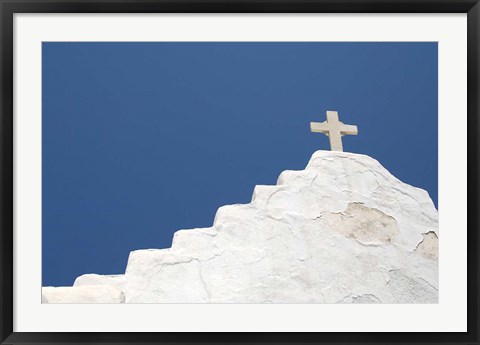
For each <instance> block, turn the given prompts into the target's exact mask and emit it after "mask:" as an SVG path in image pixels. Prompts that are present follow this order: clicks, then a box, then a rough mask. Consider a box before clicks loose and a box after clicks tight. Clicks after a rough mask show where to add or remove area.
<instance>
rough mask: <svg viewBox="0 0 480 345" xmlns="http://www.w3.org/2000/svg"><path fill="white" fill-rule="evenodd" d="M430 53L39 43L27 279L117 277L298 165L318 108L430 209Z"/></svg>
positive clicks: (313, 136)
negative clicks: (38, 251)
mask: <svg viewBox="0 0 480 345" xmlns="http://www.w3.org/2000/svg"><path fill="white" fill-rule="evenodd" d="M437 67H438V64H437V44H436V43H428V42H426V43H407V42H405V43H322V42H308V43H295V42H281V43H268V42H266V43H262V42H258V43H248V42H244V43H205V42H204V43H202V42H198V43H191V42H183V43H165V42H163V43H162V42H158V43H69V42H65V43H60V42H52V43H43V46H42V84H43V85H42V97H43V111H42V123H43V127H42V138H43V139H42V164H43V168H42V188H43V196H42V198H43V202H42V212H43V217H42V219H43V224H42V284H43V285H44V286H46V285H55V286H59V285H71V284H72V283H73V281H74V279H75V277H77V276H79V275H81V274H85V273H99V274H116V273H123V272H124V270H125V267H126V263H127V259H128V254H129V252H130V251H132V250H136V249H142V248H165V247H169V246H170V244H171V241H172V236H173V233H174V232H175V231H176V230H180V229H189V228H196V227H208V226H211V225H212V222H213V218H214V216H215V212H216V210H217V208H218V207H220V206H222V205H226V204H233V203H248V202H250V199H251V195H252V192H253V188H254V186H255V185H257V184H267V185H268V184H275V183H276V180H277V177H278V175H279V174H280V172H281V171H283V170H287V169H288V170H295V169H303V168H304V167H305V165H306V164H307V162H308V160H309V158H310V156H311V155H312V153H313V152H315V151H316V150H326V149H329V144H328V138H327V137H326V136H324V135H323V134H318V133H310V130H309V123H310V121H320V122H321V121H324V120H325V112H326V110H337V111H338V112H339V116H340V120H341V121H342V122H344V123H347V124H355V125H357V126H358V129H359V135H358V136H345V137H343V145H344V150H345V151H350V152H356V153H362V154H367V155H369V156H371V157H374V158H375V159H377V160H379V161H380V163H381V164H382V165H383V166H385V167H386V168H387V169H388V170H389V171H390V172H391V173H392V174H394V175H395V176H396V177H398V178H399V179H401V180H402V181H404V182H406V183H409V184H411V185H414V186H417V187H420V188H423V189H426V190H427V191H428V192H429V194H430V196H431V197H432V199H433V200H434V202H435V204H436V205H437V195H438V191H437V183H438V171H437V168H438V151H437V150H438V146H437V141H438V134H437V133H438V124H437V103H438V99H437V84H438V80H437V78H438V77H437V76H438V73H437Z"/></svg>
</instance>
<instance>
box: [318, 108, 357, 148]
mask: <svg viewBox="0 0 480 345" xmlns="http://www.w3.org/2000/svg"><path fill="white" fill-rule="evenodd" d="M310 130H311V131H312V132H315V133H323V134H325V135H327V136H328V137H329V139H330V149H331V150H332V151H343V146H342V136H344V135H347V134H350V135H357V134H358V129H357V126H353V125H345V124H343V123H342V122H340V121H338V112H336V111H327V121H325V122H310Z"/></svg>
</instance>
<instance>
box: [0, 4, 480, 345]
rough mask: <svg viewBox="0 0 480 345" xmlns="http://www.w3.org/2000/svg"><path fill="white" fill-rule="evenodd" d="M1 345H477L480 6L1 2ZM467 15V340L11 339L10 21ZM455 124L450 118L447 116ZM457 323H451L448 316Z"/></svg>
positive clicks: (422, 336) (398, 336)
mask: <svg viewBox="0 0 480 345" xmlns="http://www.w3.org/2000/svg"><path fill="white" fill-rule="evenodd" d="M0 12H1V13H0V18H1V53H0V57H1V65H0V66H1V67H0V68H1V122H0V124H1V129H0V131H1V141H0V145H1V150H0V152H1V159H0V165H1V169H0V174H1V193H0V195H1V199H0V206H1V207H0V219H1V224H2V228H1V231H0V243H1V252H0V287H1V291H0V294H1V296H0V317H1V321H0V341H1V343H2V344H27V343H28V344H107V343H111V344H170V343H171V344H173V343H175V344H179V343H184V344H186V343H192V344H193V343H195V344H198V343H205V344H207V343H208V344H209V343H229V344H230V343H231V344H233V343H251V344H254V343H282V344H285V343H290V344H300V343H318V344H387V343H389V344H420V343H422V344H427V343H429V344H478V343H479V336H478V325H479V319H478V312H479V307H480V304H479V301H478V286H479V284H478V283H479V274H478V273H479V272H478V269H479V265H478V259H479V255H478V249H479V247H480V246H479V242H478V241H479V237H478V231H479V228H478V214H479V209H478V202H477V200H478V194H479V193H478V191H479V175H478V162H479V159H478V155H479V146H480V142H479V139H480V137H479V135H478V133H479V130H480V128H479V121H478V119H479V115H480V113H479V96H480V87H479V83H480V78H479V76H480V68H479V64H480V60H479V49H480V45H479V18H480V5H479V0H300V1H296V0H244V1H238V0H234V1H226V0H210V1H207V0H198V1H195V0H176V1H173V0H99V1H95V0H84V1H78V0H76V1H75V0H29V1H14V0H0ZM342 12H345V13H467V21H468V24H467V32H468V33H467V36H468V37H467V42H468V59H467V63H468V66H467V68H468V79H467V83H468V85H467V86H468V107H467V109H468V132H467V135H468V138H467V141H468V152H467V153H468V209H467V212H468V246H467V251H468V267H467V272H468V279H467V284H468V285H467V286H468V290H467V291H468V296H467V297H468V308H467V313H468V316H467V317H468V331H467V332H465V333H453V332H452V333H431V332H425V333H421V332H419V333H411V332H403V333H392V332H390V333H387V332H384V333H359V332H356V333H333V332H318V333H267V332H265V333H133V332H132V333H120V332H118V333H107V332H102V333H61V332H56V333H47V332H41V333H40V332H38V333H20V332H13V316H14V310H13V294H14V291H13V227H14V224H13V201H14V195H13V179H14V171H13V159H14V156H13V152H14V147H13V125H14V121H13V63H14V61H13V34H14V28H13V16H14V14H16V13H342ZM451 116H454V115H451ZM451 317H452V318H455V317H456V316H455V315H451Z"/></svg>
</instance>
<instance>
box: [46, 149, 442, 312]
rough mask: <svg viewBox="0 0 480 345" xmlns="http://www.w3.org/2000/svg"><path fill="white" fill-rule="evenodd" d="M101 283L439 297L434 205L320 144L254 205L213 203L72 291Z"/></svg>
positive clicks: (190, 296) (188, 293) (165, 298)
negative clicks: (192, 224) (191, 222)
mask: <svg viewBox="0 0 480 345" xmlns="http://www.w3.org/2000/svg"><path fill="white" fill-rule="evenodd" d="M106 284H107V285H108V284H111V285H112V286H114V287H115V288H116V289H119V290H121V291H122V292H123V293H124V296H125V303H437V302H438V213H437V210H436V209H435V207H434V205H433V202H432V201H431V199H430V197H429V196H428V194H427V192H425V191H424V190H421V189H418V188H415V187H412V186H410V185H407V184H405V183H402V182H401V181H399V180H398V179H396V178H395V177H394V176H392V175H391V174H390V173H389V172H388V171H387V170H386V169H385V168H383V167H382V166H381V165H380V164H379V163H378V162H377V161H376V160H374V159H372V158H370V157H368V156H364V155H359V154H352V153H345V152H332V151H317V152H315V153H314V155H313V156H312V158H311V159H310V162H309V163H308V165H307V167H306V168H305V170H301V171H284V172H283V173H282V174H281V175H280V177H279V178H278V183H277V185H276V186H257V187H256V188H255V190H254V192H253V198H252V202H251V203H249V204H238V205H228V206H224V207H221V208H220V209H219V210H218V211H217V214H216V216H215V220H214V224H213V226H212V227H211V228H202V229H192V230H180V231H178V232H176V233H175V236H174V238H173V243H172V247H171V248H168V249H148V250H137V251H133V252H131V253H130V257H129V260H128V265H127V269H126V273H125V275H124V276H122V275H120V276H98V275H86V276H82V277H79V278H78V279H77V280H76V282H75V286H74V287H71V288H70V289H71V290H75V289H79V288H82V289H92V291H95V290H96V289H97V288H98V285H102V286H105V285H106ZM48 293H49V292H48V291H44V295H46V296H45V297H44V300H45V301H47V302H50V301H53V300H52V299H51V298H48ZM70 293H73V292H70ZM92 293H93V292H92ZM86 302H90V301H86Z"/></svg>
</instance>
